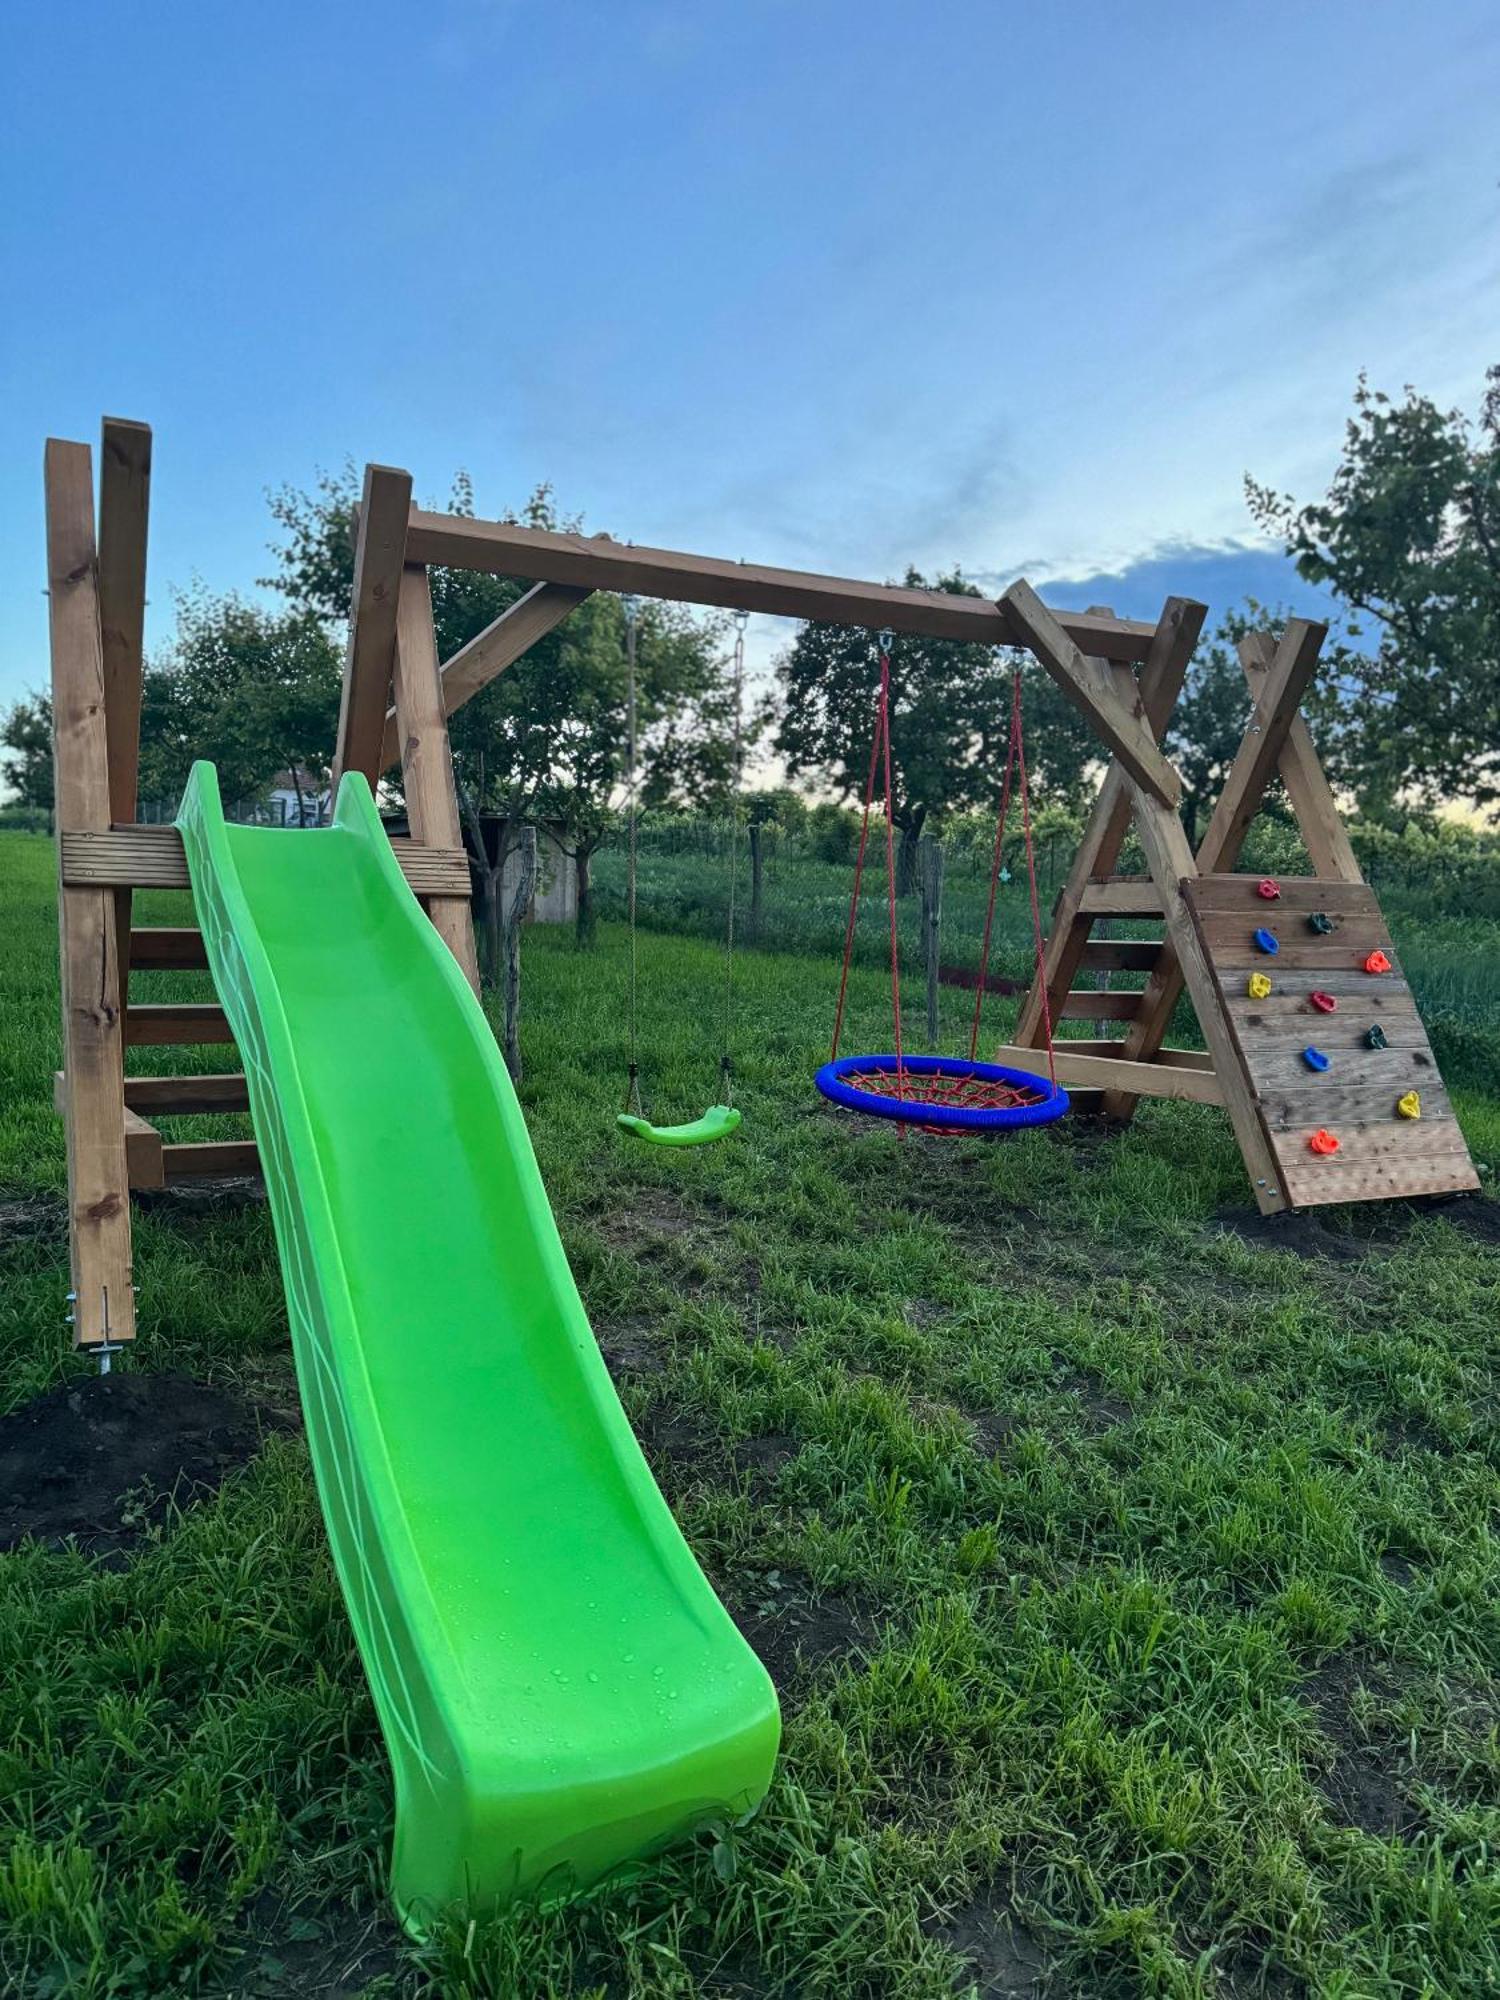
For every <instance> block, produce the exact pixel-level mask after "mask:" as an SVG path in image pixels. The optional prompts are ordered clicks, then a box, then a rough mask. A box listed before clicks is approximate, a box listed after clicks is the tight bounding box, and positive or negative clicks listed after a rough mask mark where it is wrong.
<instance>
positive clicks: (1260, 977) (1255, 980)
mask: <svg viewBox="0 0 1500 2000" xmlns="http://www.w3.org/2000/svg"><path fill="white" fill-rule="evenodd" d="M1270 990H1271V982H1270V980H1269V979H1267V977H1266V975H1265V974H1264V973H1263V972H1252V973H1251V975H1250V977H1249V978H1248V979H1247V980H1246V981H1245V995H1246V998H1247V999H1250V1000H1264V999H1265V997H1266V995H1267V994H1268V993H1269V992H1270Z"/></svg>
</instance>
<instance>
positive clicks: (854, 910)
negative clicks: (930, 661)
mask: <svg viewBox="0 0 1500 2000" xmlns="http://www.w3.org/2000/svg"><path fill="white" fill-rule="evenodd" d="M882 769H883V775H884V792H885V799H884V803H885V866H886V902H887V905H888V909H889V920H890V934H891V1016H892V1029H893V1032H894V1034H895V1039H896V1094H897V1096H898V1097H902V1096H905V1094H906V1093H905V1069H904V1057H903V1054H902V1048H901V955H900V950H899V948H898V945H897V939H896V861H895V833H894V822H893V817H892V806H893V791H892V784H891V634H890V633H889V632H882V633H881V635H880V692H879V693H878V695H877V696H876V698H875V735H874V740H873V741H872V742H871V744H870V769H869V772H868V775H867V776H866V778H865V807H864V815H863V817H862V819H861V820H860V827H859V849H858V852H857V854H856V855H855V860H854V892H853V894H852V895H851V896H850V898H849V921H848V923H847V924H846V925H845V926H844V969H843V971H842V973H841V974H840V976H839V999H838V1006H837V1008H836V1009H835V1012H834V1017H833V1050H832V1055H831V1057H830V1060H831V1061H833V1062H837V1061H838V1056H839V1037H840V1035H841V1034H842V1032H843V1027H844V1006H845V1001H846V999H847V996H848V992H849V966H850V962H851V960H852V959H853V956H854V930H855V926H856V924H857V923H858V921H859V898H860V890H861V887H862V885H863V882H864V873H865V852H866V849H867V847H868V845H869V839H870V813H871V811H872V809H873V807H874V803H875V774H876V772H877V770H882Z"/></svg>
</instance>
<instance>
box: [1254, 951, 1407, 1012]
mask: <svg viewBox="0 0 1500 2000" xmlns="http://www.w3.org/2000/svg"><path fill="white" fill-rule="evenodd" d="M1278 962H1279V961H1278V960H1276V959H1272V960H1271V961H1270V966H1271V967H1272V968H1274V967H1275V966H1276V964H1277V963H1278ZM1214 969H1215V970H1216V971H1217V973H1218V975H1219V980H1220V984H1221V985H1222V986H1223V987H1224V989H1225V993H1226V997H1227V1000H1228V1004H1229V1005H1230V1006H1231V1007H1232V1008H1235V1009H1238V1007H1239V1006H1240V1004H1241V1003H1242V1002H1243V1004H1244V1005H1245V1006H1246V1007H1264V1008H1266V1009H1267V1010H1268V1011H1269V1012H1270V1013H1272V1014H1277V1013H1286V1012H1287V1011H1288V1010H1289V1009H1293V1008H1299V1007H1302V1006H1303V1005H1305V1003H1306V1000H1307V996H1308V994H1309V993H1311V992H1313V991H1314V989H1316V990H1317V991H1318V992H1320V993H1331V994H1332V995H1333V997H1334V999H1335V1000H1337V1001H1338V1003H1339V1012H1340V1013H1343V1012H1344V1010H1345V1008H1346V1006H1347V1007H1348V1009H1349V1010H1350V1011H1351V1012H1352V1011H1354V1010H1355V1009H1356V1008H1358V1009H1360V1010H1362V1011H1366V1012H1370V1013H1371V1018H1374V1016H1375V1015H1381V1014H1384V1013H1386V1012H1388V1011H1389V1010H1390V1009H1391V1008H1392V1007H1396V1008H1397V1009H1398V1010H1399V1009H1400V1008H1403V1007H1405V1006H1407V1005H1408V1004H1409V1003H1410V1001H1411V988H1410V986H1409V985H1408V984H1407V982H1406V980H1405V979H1403V978H1402V976H1401V974H1400V972H1399V971H1396V972H1381V973H1374V972H1360V971H1358V970H1357V969H1356V970H1351V969H1350V968H1349V967H1348V966H1343V965H1338V966H1322V967H1319V968H1318V969H1317V970H1316V971H1313V970H1309V969H1308V968H1307V967H1305V966H1304V967H1303V968H1302V969H1301V970H1300V971H1287V972H1283V973H1282V974H1281V976H1280V978H1278V977H1277V976H1276V973H1275V971H1274V970H1268V967H1267V962H1266V960H1265V959H1261V960H1259V961H1258V962H1256V961H1253V960H1251V959H1241V960H1238V961H1233V962H1231V963H1229V964H1227V965H1225V964H1221V963H1220V962H1219V961H1218V960H1217V959H1215V961H1214ZM1252 972H1265V973H1266V974H1267V977H1268V978H1269V979H1270V981H1271V991H1270V993H1269V994H1268V995H1267V996H1266V998H1265V999H1264V1000H1252V999H1251V998H1250V996H1249V994H1248V993H1247V992H1246V991H1245V987H1246V986H1247V984H1248V983H1249V979H1250V975H1251V973H1252Z"/></svg>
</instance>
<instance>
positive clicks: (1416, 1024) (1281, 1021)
mask: <svg viewBox="0 0 1500 2000" xmlns="http://www.w3.org/2000/svg"><path fill="white" fill-rule="evenodd" d="M1226 1004H1227V1007H1228V1012H1229V1018H1230V1019H1231V1020H1232V1021H1233V1022H1234V1024H1235V1031H1236V1033H1237V1034H1238V1035H1239V1037H1240V1040H1241V1043H1242V1045H1248V1044H1249V1043H1250V1042H1251V1041H1254V1042H1257V1043H1261V1044H1269V1045H1271V1046H1275V1045H1276V1044H1277V1043H1290V1044H1292V1045H1293V1046H1295V1047H1301V1046H1302V1045H1303V1044H1304V1043H1307V1042H1312V1043H1313V1044H1314V1045H1315V1046H1316V1047H1317V1048H1320V1049H1322V1050H1323V1051H1324V1053H1325V1054H1327V1055H1333V1054H1334V1053H1335V1052H1336V1051H1339V1050H1344V1051H1347V1052H1350V1053H1352V1052H1353V1051H1354V1050H1356V1049H1363V1048H1364V1047H1365V1031H1366V1030H1367V1029H1368V1028H1369V1027H1371V1026H1372V1025H1374V1024H1372V1022H1371V1020H1370V1016H1369V1013H1368V1011H1366V1010H1361V1011H1360V1012H1358V1013H1355V1012H1352V1011H1350V1012H1346V1011H1345V1010H1344V1009H1343V1008H1342V1007H1341V1008H1340V1009H1339V1011H1338V1013H1337V1014H1324V1013H1321V1012H1320V1011H1319V1010H1318V1009H1317V1008H1315V1007H1309V1006H1308V1005H1307V1003H1306V1002H1305V1001H1300V1002H1293V1003H1291V1004H1289V1005H1288V1006H1287V1007H1285V1008H1284V1009H1283V1010H1282V1011H1281V1012H1280V1013H1276V1014H1267V1013H1266V1012H1264V1011H1263V1010H1264V1009H1265V1008H1266V1007H1267V1005H1268V1003H1267V1002H1266V1001H1264V1000H1241V1001H1236V1000H1230V1001H1228V1002H1227V1003H1226ZM1378 1026H1379V1028H1380V1031H1381V1033H1382V1034H1383V1035H1384V1036H1385V1038H1386V1041H1387V1043H1388V1044H1389V1045H1390V1047H1391V1048H1393V1049H1417V1048H1426V1047H1427V1046H1428V1043H1427V1030H1426V1029H1425V1028H1424V1027H1423V1026H1422V1018H1421V1016H1420V1015H1419V1014H1418V1012H1417V1010H1416V1007H1415V1006H1414V1005H1412V1004H1411V1003H1410V1002H1409V1001H1408V1002H1407V1003H1406V1004H1405V1005H1404V1006H1401V1007H1388V1008H1387V1009H1386V1010H1385V1011H1384V1012H1383V1013H1382V1014H1381V1015H1380V1018H1379V1022H1378Z"/></svg>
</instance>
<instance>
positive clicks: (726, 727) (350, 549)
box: [267, 465, 753, 943]
mask: <svg viewBox="0 0 1500 2000" xmlns="http://www.w3.org/2000/svg"><path fill="white" fill-rule="evenodd" d="M357 497H358V488H357V483H356V477H355V472H354V468H353V466H352V465H350V466H347V467H346V468H345V470H344V472H343V473H342V474H341V475H338V476H332V477H331V476H327V475H325V476H324V477H323V478H322V479H320V481H319V482H318V484H317V486H316V487H315V488H314V489H313V490H312V491H311V492H298V491H296V490H294V489H290V488H288V489H284V490H283V491H282V492H280V493H278V494H277V495H275V496H274V497H273V499H272V503H271V505H272V512H273V514H274V515H275V517H276V519H277V521H278V522H279V523H280V525H281V528H282V530H283V540H282V542H281V544H280V546H279V547H278V548H277V550H276V551H275V554H276V561H277V569H276V573H275V574H274V575H273V576H271V577H270V578H268V579H267V581H268V582H269V583H271V584H272V585H273V586H274V587H275V588H277V589H279V590H281V591H282V592H283V593H284V594H285V595H286V596H287V597H288V598H289V599H290V601H291V603H292V604H293V606H294V607H295V608H296V609H297V610H299V611H300V612H304V613H306V614H307V615H309V616H312V617H314V618H317V619H320V620H322V621H323V622H324V623H325V625H326V626H327V627H328V628H330V629H332V628H335V627H337V626H338V625H340V624H341V623H342V621H343V620H344V619H345V618H347V616H348V607H349V601H350V595H351V592H352V589H353V580H354V538H353V531H352V517H353V509H354V505H355V502H356V499H357ZM449 510H450V512H453V513H457V514H462V515H465V516H470V517H472V515H473V513H474V494H473V488H472V485H471V484H470V482H469V480H468V478H467V476H466V475H464V474H462V473H460V474H459V475H458V477H457V478H456V479H455V481H454V484H453V489H452V492H451V495H450V501H449ZM504 518H506V519H508V520H513V521H514V520H519V521H520V523H521V524H522V525H524V526H527V527H534V528H546V529H553V530H562V531H565V532H570V533H577V532H578V531H579V527H580V523H579V522H578V521H577V520H575V519H569V518H566V517H563V516H560V515H559V513H558V510H557V508H556V505H555V502H554V500H553V496H552V493H551V490H550V488H548V487H546V486H539V487H538V488H537V489H536V490H535V491H534V492H533V493H532V495H531V497H530V499H529V500H528V501H527V503H526V505H525V507H524V508H523V509H522V510H521V512H520V514H519V515H515V514H511V515H507V516H505V517H504ZM429 578H430V582H431V588H432V606H433V624H434V627H435V631H436V637H437V646H438V652H439V656H440V657H441V658H443V659H447V658H449V657H451V655H452V654H453V653H455V652H457V650H458V649H459V647H460V646H462V645H464V644H466V643H467V642H468V641H469V640H470V639H472V638H474V637H475V635H476V634H477V633H479V632H480V631H482V630H483V629H484V627H485V626H487V625H489V624H491V623H492V622H493V621H494V620H495V619H496V618H498V617H499V616H501V614H502V613H503V612H504V611H506V610H507V609H508V608H509V607H510V606H511V605H512V604H514V603H515V602H516V601H517V599H519V598H520V597H521V596H523V595H524V594H525V592H526V591H528V590H529V589H530V588H531V584H530V583H529V581H526V580H524V579H520V578H514V577H497V576H486V575H484V574H482V573H479V572H476V571H469V570H454V569H440V568H433V569H431V570H430V571H429ZM623 632H624V626H623V614H622V611H621V607H620V602H619V600H618V598H616V597H614V596H612V595H611V594H610V593H608V592H596V593H595V594H594V595H593V596H592V597H589V598H587V599H585V601H584V602H583V603H582V604H580V605H579V606H578V607H577V608H576V609H575V610H574V611H573V612H572V613H571V614H570V616H569V617H568V618H567V619H566V620H565V621H564V622H563V623H562V624H560V625H558V626H556V627H554V629H553V630H552V631H551V632H549V633H548V634H547V635H546V637H545V638H543V639H541V640H539V641H538V642H537V644H536V645H534V646H533V647H531V648H530V650H529V651H528V652H526V653H525V654H523V655H522V657H521V658H520V659H519V660H517V661H516V663H515V664H514V665H513V666H511V667H510V668H508V669H507V670H506V672H505V673H503V674H501V675H500V676H498V678H497V679H495V680H493V681H491V682H490V684H489V686H488V687H486V688H484V689H482V690H481V691H480V692H479V693H478V694H477V695H475V696H474V697H473V699H472V700H470V701H469V702H467V703H466V704H465V705H464V706H463V708H461V709H460V710H459V711H458V712H457V713H456V714H455V715H454V716H453V718H452V720H451V721H450V724H449V735H450V740H451V743H452V748H453V765H454V775H455V779H456V782H457V785H458V788H459V793H460V797H461V799H462V800H463V802H464V810H465V814H466V817H467V818H468V820H469V825H470V832H471V838H474V837H475V833H474V829H475V823H476V820H477V816H478V815H479V814H480V813H481V812H487V813H495V814H498V815H499V816H500V818H501V820H502V822H503V824H502V832H501V839H500V843H499V851H498V853H497V854H496V856H495V859H494V863H493V865H492V867H490V868H488V869H486V870H485V871H484V876H485V883H486V884H487V887H485V889H484V893H485V897H486V911H485V914H486V916H488V914H489V911H490V908H491V906H492V904H493V902H494V899H495V897H496V895H497V893H498V884H499V879H500V875H501V873H502V872H503V869H504V865H505V859H506V856H507V853H508V852H509V849H510V847H511V846H512V845H513V844H514V841H515V839H516V838H517V837H518V836H519V832H520V828H521V826H522V824H523V823H524V822H525V820H526V819H527V818H528V817H532V816H536V815H542V816H545V817H548V818H551V819H553V820H557V821H560V822H561V824H562V829H563V839H564V846H565V848H566V849H567V851H568V853H569V855H570V857H571V859H572V861H573V865H574V868H575V870H576V872H577V881H578V925H577V934H578V937H579V940H580V942H583V943H587V942H588V941H589V939H590V938H591V937H592V934H593V905H592V899H591V895H590V888H591V878H590V870H591V862H592V858H593V856H594V854H595V853H596V852H597V850H598V848H599V847H600V845H601V844H602V843H603V841H604V840H605V839H606V838H607V837H608V835H609V834H610V832H611V831H612V830H613V828H614V827H615V825H616V823H617V818H618V812H619V808H620V806H621V804H622V802H623V788H624V777H625V764H626V744H627V715H626V668H625V655H624V641H623ZM722 632H723V625H722V621H719V620H712V619H708V620H705V619H701V618H695V617H694V616H693V615H692V614H691V613H689V612H688V611H686V610H684V609H683V608H681V607H679V606H674V605H655V604H653V605H650V606H648V607H647V608H646V610H645V612H644V613H643V615H642V618H641V623H640V629H639V634H638V645H637V662H636V672H637V709H638V720H639V737H640V769H639V773H638V776H639V781H640V798H641V803H642V805H643V806H657V805H667V804H671V803H691V804H694V805H698V806H700V807H701V806H710V807H712V806H714V805H717V804H721V803H722V802H723V801H724V800H725V799H726V798H727V795H728V788H729V784H730V780H731V775H732V768H733V741H732V737H733V730H732V726H731V725H732V713H731V711H732V703H731V689H730V682H729V677H728V674H727V672H726V668H725V663H724V661H723V659H722V658H721V648H720V641H721V638H722ZM752 733H753V732H746V741H747V742H748V741H749V740H750V736H751V734H752ZM389 777H390V782H391V783H392V786H393V789H399V774H398V773H391V774H389ZM482 886H483V885H482Z"/></svg>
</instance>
